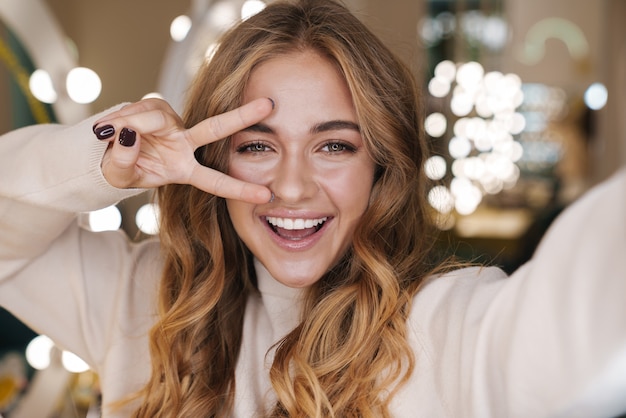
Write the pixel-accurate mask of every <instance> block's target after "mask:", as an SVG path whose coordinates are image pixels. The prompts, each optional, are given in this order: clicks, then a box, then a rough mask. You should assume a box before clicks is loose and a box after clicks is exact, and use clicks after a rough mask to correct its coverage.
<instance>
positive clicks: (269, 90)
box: [244, 51, 356, 123]
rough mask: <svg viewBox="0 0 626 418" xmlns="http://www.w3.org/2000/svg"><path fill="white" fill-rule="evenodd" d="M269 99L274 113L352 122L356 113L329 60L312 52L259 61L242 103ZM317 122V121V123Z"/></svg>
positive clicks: (348, 94) (341, 81)
mask: <svg viewBox="0 0 626 418" xmlns="http://www.w3.org/2000/svg"><path fill="white" fill-rule="evenodd" d="M259 97H270V98H272V99H273V100H274V101H275V103H276V109H275V112H273V113H272V116H270V118H271V117H274V116H276V115H278V114H291V115H292V116H296V115H295V114H294V113H295V111H296V110H297V112H298V115H300V116H302V115H304V114H309V115H312V114H313V113H317V114H318V115H319V116H320V117H329V116H333V114H334V116H333V117H332V119H336V118H337V117H341V119H347V120H353V121H354V122H356V113H355V110H354V103H353V100H352V95H351V93H350V91H349V89H348V85H347V83H346V81H345V79H344V77H343V75H342V73H341V72H340V71H339V69H338V68H337V65H336V64H335V63H334V62H332V61H331V60H330V59H329V58H327V57H325V56H323V55H321V54H319V53H316V52H314V51H303V52H292V53H288V54H285V55H280V56H277V57H274V58H271V59H269V60H267V61H264V62H262V63H261V64H259V65H258V66H257V67H255V68H254V70H252V72H251V74H250V78H249V80H248V83H247V85H246V88H245V90H244V101H245V102H247V101H250V100H253V99H256V98H259ZM317 122H319V121H316V123H317Z"/></svg>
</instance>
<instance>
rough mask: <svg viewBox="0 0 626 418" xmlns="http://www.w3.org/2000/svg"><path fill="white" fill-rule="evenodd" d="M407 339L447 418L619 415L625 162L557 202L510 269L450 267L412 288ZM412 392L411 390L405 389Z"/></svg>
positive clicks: (623, 393)
mask: <svg viewBox="0 0 626 418" xmlns="http://www.w3.org/2000/svg"><path fill="white" fill-rule="evenodd" d="M409 323H410V326H411V330H412V333H411V334H410V341H411V344H412V345H413V346H414V348H415V352H416V360H417V363H418V364H417V368H416V371H415V373H414V376H412V377H411V383H410V385H409V387H410V386H411V385H412V387H415V388H417V387H418V385H419V384H421V382H420V376H429V375H430V376H433V377H432V379H433V380H432V382H431V383H430V384H429V385H428V384H427V385H425V386H426V387H428V386H430V387H432V388H434V389H433V390H434V392H433V395H432V396H431V399H433V398H437V397H440V401H439V402H440V405H443V408H444V409H445V410H446V411H448V413H450V414H451V415H452V416H469V417H501V416H506V417H520V418H522V417H530V416H532V417H548V416H549V417H568V418H570V417H585V418H589V417H608V416H617V415H619V414H620V413H623V412H624V411H626V169H622V170H621V171H620V172H619V173H617V174H616V175H615V176H614V177H613V178H611V179H610V180H608V181H607V182H605V183H603V184H601V185H599V186H598V187H596V188H594V189H593V190H591V191H590V192H589V193H587V194H586V195H585V196H584V197H583V198H581V199H580V200H579V201H577V202H575V203H574V204H572V205H571V206H570V207H569V208H568V209H566V210H565V211H564V212H563V213H562V214H561V216H560V217H559V218H557V220H556V221H555V222H554V223H553V225H552V226H551V228H550V229H549V231H548V232H547V233H546V235H545V236H544V239H543V240H542V242H541V244H540V245H539V247H538V249H537V251H536V253H535V255H534V256H533V258H532V259H531V261H529V262H528V263H527V264H526V265H524V266H523V267H522V268H520V269H519V270H518V271H516V272H515V273H514V274H513V275H511V276H510V277H508V278H507V277H505V276H504V274H503V273H502V272H501V271H499V270H498V269H495V268H482V269H481V268H472V269H464V270H459V271H455V272H452V273H449V274H446V275H445V276H443V277H440V278H438V279H435V280H433V281H432V282H430V283H429V284H428V285H427V286H425V288H424V289H423V290H422V291H421V292H420V293H418V294H417V295H416V297H415V301H414V305H413V309H412V312H411V317H410V321H409ZM413 396H416V395H413Z"/></svg>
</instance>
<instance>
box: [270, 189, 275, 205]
mask: <svg viewBox="0 0 626 418" xmlns="http://www.w3.org/2000/svg"><path fill="white" fill-rule="evenodd" d="M275 197H276V196H274V192H272V196H271V197H270V203H272V202H273V201H274V198H275Z"/></svg>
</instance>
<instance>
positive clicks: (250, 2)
mask: <svg viewBox="0 0 626 418" xmlns="http://www.w3.org/2000/svg"><path fill="white" fill-rule="evenodd" d="M263 9H265V2H264V1H261V0H246V1H245V2H244V3H243V6H241V18H242V19H244V20H245V19H248V18H249V17H252V16H254V15H255V14H257V13H259V12H260V11H261V10H263Z"/></svg>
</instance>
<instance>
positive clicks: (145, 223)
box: [135, 203, 160, 235]
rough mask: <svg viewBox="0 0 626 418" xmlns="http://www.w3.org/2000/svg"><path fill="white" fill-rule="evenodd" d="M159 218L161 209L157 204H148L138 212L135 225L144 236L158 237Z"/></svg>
mask: <svg viewBox="0 0 626 418" xmlns="http://www.w3.org/2000/svg"><path fill="white" fill-rule="evenodd" d="M159 218H160V211H159V207H158V206H157V205H156V204H155V203H146V204H145V205H143V206H142V207H140V208H139V210H138V211H137V214H136V215H135V223H136V224H137V228H139V230H140V231H141V232H143V233H144V234H148V235H156V234H158V233H159Z"/></svg>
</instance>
